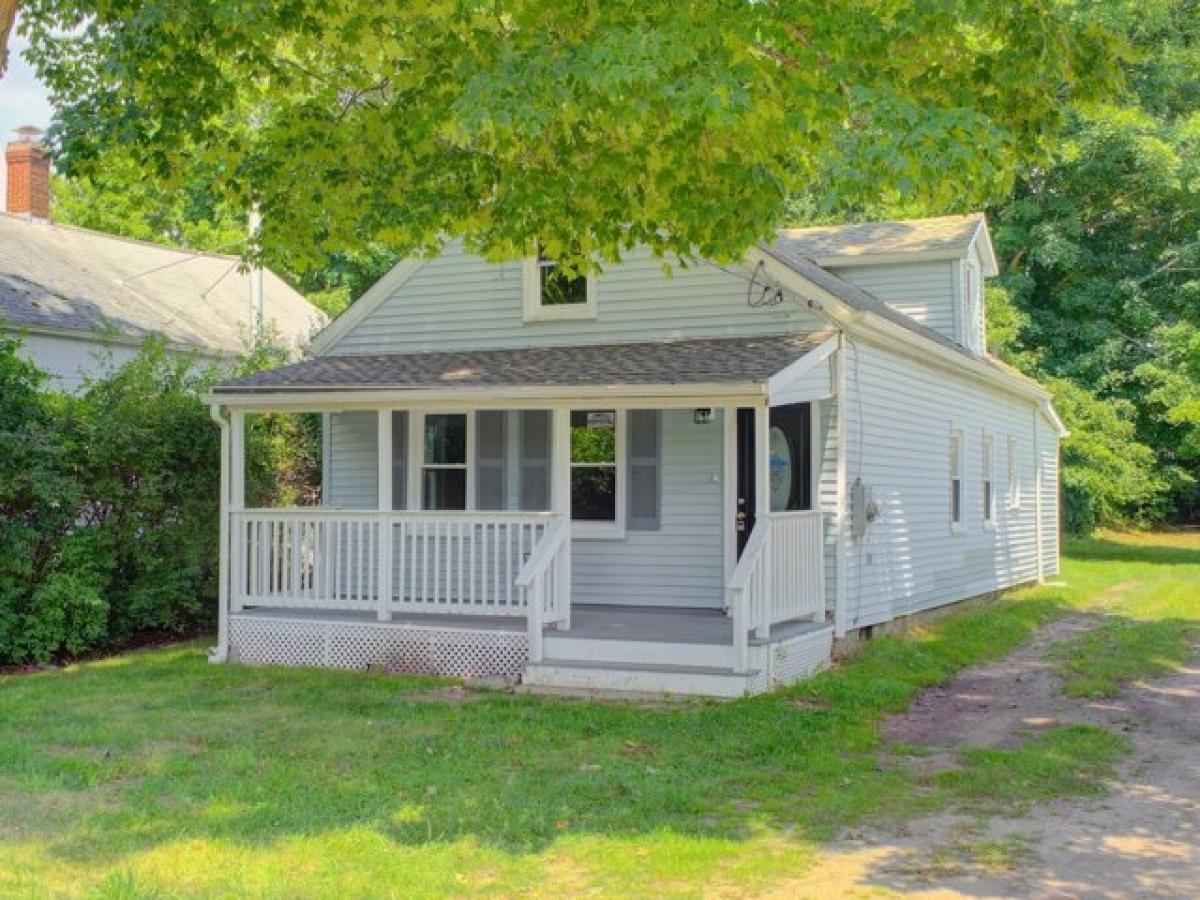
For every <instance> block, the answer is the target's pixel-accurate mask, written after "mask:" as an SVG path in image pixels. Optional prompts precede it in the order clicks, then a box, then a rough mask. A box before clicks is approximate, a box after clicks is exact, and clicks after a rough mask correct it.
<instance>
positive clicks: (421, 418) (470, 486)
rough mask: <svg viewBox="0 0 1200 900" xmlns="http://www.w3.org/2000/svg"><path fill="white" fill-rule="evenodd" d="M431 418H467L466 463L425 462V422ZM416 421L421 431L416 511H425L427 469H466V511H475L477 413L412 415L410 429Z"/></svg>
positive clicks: (418, 444)
mask: <svg viewBox="0 0 1200 900" xmlns="http://www.w3.org/2000/svg"><path fill="white" fill-rule="evenodd" d="M429 416H465V417H466V423H467V434H466V441H467V453H466V457H465V459H466V461H465V462H462V463H430V462H426V461H425V420H426V418H428V417H429ZM414 420H415V424H416V425H417V426H418V429H419V430H418V431H417V441H416V445H417V447H418V448H419V449H420V452H419V458H420V465H418V466H416V467H415V468H416V469H417V479H416V481H417V502H416V509H418V510H425V470H426V469H462V468H465V469H466V470H467V476H466V481H467V496H466V509H465V511H467V512H470V511H472V510H474V509H475V413H473V412H462V411H455V410H448V411H444V412H443V411H441V410H430V411H429V412H422V413H419V414H416V415H413V414H410V416H409V423H408V426H409V428H412V427H413V425H414ZM411 443H412V442H410V444H411ZM410 506H411V504H410ZM425 511H428V512H449V511H450V510H425Z"/></svg>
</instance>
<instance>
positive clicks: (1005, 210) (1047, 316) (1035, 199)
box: [993, 0, 1200, 523]
mask: <svg viewBox="0 0 1200 900" xmlns="http://www.w3.org/2000/svg"><path fill="white" fill-rule="evenodd" d="M1092 14H1093V15H1099V16H1103V18H1104V22H1105V24H1106V25H1107V26H1109V27H1112V28H1114V29H1117V30H1119V31H1121V32H1122V33H1124V34H1125V36H1126V37H1127V38H1128V41H1129V43H1130V44H1131V46H1133V47H1134V49H1135V51H1136V55H1135V56H1134V57H1133V58H1132V59H1131V60H1130V61H1128V62H1127V64H1126V78H1125V84H1126V85H1127V87H1126V89H1125V90H1124V91H1123V92H1121V93H1120V94H1117V95H1115V96H1114V97H1113V98H1111V99H1110V101H1109V102H1107V103H1105V104H1103V105H1099V106H1093V107H1090V108H1087V109H1078V108H1077V109H1074V110H1072V111H1071V113H1070V116H1069V121H1068V125H1067V130H1066V133H1065V137H1064V140H1063V142H1062V144H1061V146H1060V148H1059V149H1058V150H1057V151H1056V153H1055V154H1054V156H1053V158H1052V160H1051V161H1050V164H1049V165H1046V166H1044V167H1041V168H1038V169H1036V170H1034V171H1032V172H1030V173H1029V174H1027V175H1026V176H1025V177H1023V178H1021V179H1020V180H1019V181H1018V183H1017V185H1016V188H1015V191H1014V194H1013V197H1012V198H1011V199H1010V200H1009V201H1008V202H1007V203H1005V204H1004V205H1003V206H1001V207H1000V208H999V209H997V210H996V211H995V215H994V216H993V234H994V236H995V240H996V244H997V249H998V251H999V253H1000V254H1001V256H1002V257H1003V282H1004V285H1005V287H1006V289H1007V291H1008V293H1009V295H1010V298H1011V302H1012V305H1013V306H1014V307H1015V309H1016V310H1017V311H1018V312H1019V314H1020V316H1021V318H1022V322H1021V324H1020V326H1019V327H1018V328H1017V329H1016V332H1015V333H1014V334H1007V335H1005V347H1006V350H1007V352H1009V353H1011V354H1012V355H1013V356H1014V357H1015V358H1016V359H1017V360H1018V364H1019V365H1022V366H1023V368H1025V369H1026V371H1029V372H1031V373H1032V374H1035V375H1039V376H1052V377H1055V378H1059V379H1067V380H1069V381H1070V382H1071V383H1072V384H1073V385H1074V386H1075V388H1074V389H1073V390H1072V392H1071V399H1070V400H1068V401H1065V403H1066V405H1067V407H1068V409H1069V410H1070V413H1069V414H1068V416H1067V418H1068V425H1069V426H1070V427H1071V428H1072V429H1073V430H1074V431H1076V432H1083V431H1088V432H1089V434H1088V436H1087V438H1086V439H1085V437H1084V436H1083V435H1082V434H1080V435H1079V437H1078V438H1077V439H1076V440H1077V443H1076V446H1079V445H1080V444H1081V443H1084V442H1090V444H1091V445H1092V446H1093V447H1094V448H1095V449H1096V450H1097V451H1099V450H1100V449H1101V445H1103V448H1104V449H1105V451H1106V452H1105V453H1104V454H1100V455H1097V454H1085V455H1083V456H1076V457H1075V458H1073V459H1072V458H1070V457H1068V458H1067V460H1066V463H1067V465H1068V470H1067V477H1069V478H1073V479H1074V480H1075V482H1076V483H1077V484H1079V485H1084V484H1086V485H1087V486H1088V488H1087V489H1088V491H1089V492H1090V494H1091V497H1092V502H1091V506H1092V507H1093V508H1094V509H1095V511H1096V516H1097V517H1098V519H1099V520H1100V521H1101V522H1105V523H1120V522H1128V521H1131V520H1137V519H1139V518H1151V519H1159V518H1161V517H1162V516H1163V515H1164V514H1168V515H1170V517H1172V518H1176V519H1182V520H1189V519H1194V518H1195V516H1196V514H1197V511H1198V507H1200V503H1198V501H1197V488H1196V484H1197V478H1198V477H1200V454H1197V447H1198V444H1197V436H1198V434H1200V432H1198V431H1197V424H1198V421H1200V419H1198V416H1197V410H1198V406H1200V386H1198V385H1200V382H1198V376H1200V44H1198V43H1197V42H1198V40H1200V6H1198V5H1197V4H1195V3H1193V2H1188V0H1151V2H1141V0H1138V2H1122V3H1111V4H1105V5H1102V6H1098V7H1097V8H1096V9H1095V10H1093V11H1092ZM1057 383H1058V384H1059V385H1062V384H1063V382H1061V381H1060V382H1057ZM1084 392H1086V394H1089V395H1092V397H1093V399H1092V400H1091V401H1090V402H1085V399H1084ZM1072 414H1079V416H1080V418H1079V420H1078V421H1076V422H1072V421H1071V419H1070V415H1072ZM1102 456H1107V457H1110V458H1111V461H1114V462H1115V461H1117V460H1118V459H1119V460H1120V461H1121V466H1122V469H1121V471H1122V472H1123V477H1122V478H1120V479H1118V478H1117V477H1116V475H1117V472H1116V471H1114V470H1112V469H1111V468H1109V466H1108V465H1107V463H1106V462H1104V461H1103V460H1102V458H1101V457H1102ZM1068 488H1069V486H1068Z"/></svg>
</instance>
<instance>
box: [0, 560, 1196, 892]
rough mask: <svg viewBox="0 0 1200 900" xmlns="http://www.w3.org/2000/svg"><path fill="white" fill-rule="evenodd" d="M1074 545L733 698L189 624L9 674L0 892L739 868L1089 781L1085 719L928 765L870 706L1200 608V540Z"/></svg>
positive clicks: (2, 754)
mask: <svg viewBox="0 0 1200 900" xmlns="http://www.w3.org/2000/svg"><path fill="white" fill-rule="evenodd" d="M1077 549H1078V552H1076V551H1077ZM1070 551H1071V557H1070V558H1069V559H1068V560H1067V561H1066V565H1065V568H1064V574H1063V578H1064V580H1065V581H1066V582H1067V585H1066V586H1060V587H1049V586H1047V587H1043V588H1036V589H1030V590H1024V591H1019V592H1015V593H1014V594H1012V595H1011V596H1010V597H1009V598H1008V599H1006V600H1005V601H1004V602H1000V603H996V604H992V605H990V606H986V607H983V608H980V609H977V610H972V611H966V612H962V613H958V614H954V615H951V616H948V617H946V618H945V619H943V620H941V621H940V622H938V623H937V624H936V625H933V626H931V627H929V628H928V629H925V630H923V631H921V632H919V633H917V634H915V635H912V636H910V637H907V638H904V639H901V638H896V637H892V638H884V639H881V640H878V641H874V642H872V643H871V644H869V645H868V646H867V648H866V649H865V650H864V652H863V653H861V654H860V655H859V656H858V657H856V658H855V659H853V660H852V661H850V662H849V663H848V664H846V665H845V666H843V667H841V668H839V669H837V670H835V671H831V672H828V673H825V674H824V675H822V676H820V677H818V678H815V679H813V680H811V681H809V682H807V683H805V684H803V685H799V686H796V687H794V688H792V689H789V690H786V691H781V692H778V693H775V694H772V695H768V696H764V697H756V698H749V699H746V700H741V701H737V702H733V703H711V702H689V703H680V704H672V705H670V706H666V707H657V708H654V707H647V706H639V705H634V704H626V703H588V702H579V701H571V700H563V699H554V698H539V697H531V696H513V695H508V694H504V693H498V692H495V691H487V692H478V693H472V695H471V702H467V703H463V702H461V698H451V697H449V696H443V695H442V694H441V693H439V686H440V685H443V684H444V682H440V681H437V680H434V679H417V678H395V677H390V676H384V675H362V674H347V673H338V672H321V671H302V670H286V669H265V668H264V669H253V668H242V667H237V666H212V665H209V664H208V663H207V662H206V661H205V659H204V654H203V650H202V648H201V647H200V646H199V645H196V644H191V645H182V646H178V647H173V648H167V649H156V650H150V651H141V652H134V653H129V654H125V655H122V656H119V657H114V658H112V659H107V660H101V661H97V662H94V663H88V664H83V665H79V666H74V667H72V668H70V669H67V670H65V671H61V672H55V673H43V674H37V675H28V676H26V675H21V676H17V675H13V676H7V677H4V676H0V810H3V814H2V815H0V894H3V895H12V894H16V895H22V894H27V895H35V896H46V895H54V896H66V897H71V896H84V895H89V894H95V895H98V896H110V897H147V896H157V895H170V896H180V895H182V896H211V895H253V896H258V897H289V898H291V897H310V896H311V897H320V896H336V897H355V896H378V895H379V894H380V892H381V890H382V891H385V892H386V891H392V892H394V893H396V894H397V895H403V896H406V897H420V896H444V895H446V894H452V895H510V894H515V893H522V894H530V895H532V896H562V895H564V894H579V893H587V892H594V893H599V894H602V895H645V894H650V893H655V894H661V895H664V896H678V895H685V896H695V895H697V894H700V893H703V892H705V891H708V892H716V893H721V892H722V891H726V892H732V891H735V890H740V891H743V892H746V891H753V890H755V889H756V888H757V887H763V886H765V885H768V884H770V883H772V882H774V881H776V880H777V879H780V878H786V877H794V876H796V875H798V874H802V873H803V871H804V870H805V869H806V867H807V866H809V865H810V862H811V859H812V854H813V848H814V846H815V844H816V843H817V842H819V841H821V840H823V839H825V838H828V837H830V836H832V835H833V834H835V833H836V832H837V831H838V830H839V829H841V828H842V827H844V826H847V825H851V824H854V823H859V822H863V821H864V820H867V819H871V818H878V817H880V816H883V815H886V816H888V817H893V818H902V817H907V816H912V815H915V814H918V813H921V812H924V811H928V810H933V809H938V808H943V807H945V806H946V805H948V804H962V803H965V804H968V805H971V806H975V807H978V808H994V807H1006V808H1007V807H1009V806H1012V805H1016V804H1019V803H1023V802H1031V801H1034V800H1039V799H1045V798H1047V797H1051V796H1060V795H1062V794H1069V793H1076V792H1080V791H1090V790H1095V789H1098V787H1099V785H1101V784H1102V783H1103V779H1104V777H1105V776H1106V774H1107V773H1108V771H1109V767H1111V765H1112V761H1113V760H1114V759H1115V754H1118V753H1119V752H1120V751H1121V742H1120V740H1119V739H1116V738H1113V737H1111V736H1109V735H1106V734H1104V733H1103V732H1096V731H1095V730H1094V729H1084V730H1079V729H1057V730H1054V731H1051V732H1047V733H1044V734H1042V735H1041V736H1039V737H1038V738H1036V739H1034V740H1032V741H1031V742H1030V743H1029V744H1028V745H1027V746H1025V747H1022V748H1020V749H1019V750H1014V751H972V752H971V753H968V754H966V756H965V757H964V764H963V768H962V770H961V771H960V772H955V773H950V774H948V775H945V776H939V777H938V778H937V779H935V780H933V781H932V782H930V781H928V780H922V779H920V778H919V777H917V776H916V775H913V774H910V773H907V772H905V771H901V770H898V769H897V768H895V767H894V766H891V765H890V764H889V762H888V754H887V752H886V751H887V749H888V748H886V747H884V746H883V745H882V743H881V739H880V736H879V732H878V728H877V723H878V720H879V718H880V716H882V715H883V714H885V713H887V712H892V711H899V710H902V709H903V708H904V707H905V706H906V704H907V703H908V702H909V701H910V700H911V698H912V697H913V695H914V694H915V693H916V692H917V691H918V690H920V689H921V688H923V687H926V686H929V685H932V684H935V683H938V682H941V681H944V680H945V679H947V678H949V677H950V676H952V675H953V674H955V673H956V672H957V671H959V670H960V669H961V668H963V667H964V666H967V665H971V664H974V663H978V662H981V661H983V660H986V659H990V658H994V657H996V656H999V655H1001V654H1003V653H1005V652H1007V651H1008V650H1010V649H1011V648H1012V647H1014V646H1016V645H1017V644H1018V643H1020V642H1021V641H1022V640H1024V639H1025V638H1026V637H1028V636H1029V635H1030V633H1032V631H1034V630H1035V629H1036V628H1038V627H1039V626H1040V625H1042V624H1044V623H1045V622H1047V621H1050V620H1051V619H1053V618H1054V617H1056V616H1058V615H1061V614H1062V613H1063V612H1065V611H1067V610H1071V609H1086V608H1092V607H1093V606H1094V605H1095V604H1096V603H1098V602H1103V604H1105V611H1106V612H1107V613H1108V614H1110V615H1113V616H1121V617H1123V618H1125V619H1129V620H1133V621H1139V622H1153V621H1161V620H1163V619H1166V618H1174V619H1187V618H1188V616H1187V614H1184V613H1181V612H1180V599H1179V598H1182V597H1183V596H1184V595H1190V594H1194V585H1195V584H1196V583H1197V581H1198V579H1200V552H1198V551H1200V543H1198V546H1197V549H1196V550H1189V549H1188V548H1187V547H1173V548H1168V549H1167V550H1164V551H1162V553H1161V554H1160V553H1159V551H1157V550H1156V549H1155V548H1153V547H1149V546H1134V545H1126V544H1124V543H1121V542H1120V541H1117V540H1113V539H1109V540H1101V541H1095V542H1087V543H1086V544H1081V545H1078V548H1077V547H1076V546H1074V545H1073V546H1072V547H1071V548H1070ZM1128 581H1136V582H1137V584H1138V587H1137V588H1136V589H1133V590H1131V591H1128V592H1126V593H1125V594H1123V595H1121V596H1120V597H1107V598H1106V599H1104V600H1103V601H1098V600H1096V598H1097V597H1100V596H1102V595H1103V594H1104V592H1105V590H1106V589H1108V588H1110V587H1111V586H1112V585H1114V584H1120V583H1122V582H1128ZM1164 598H1165V599H1164ZM1192 615H1194V614H1192ZM442 690H444V689H442ZM381 886H382V887H381Z"/></svg>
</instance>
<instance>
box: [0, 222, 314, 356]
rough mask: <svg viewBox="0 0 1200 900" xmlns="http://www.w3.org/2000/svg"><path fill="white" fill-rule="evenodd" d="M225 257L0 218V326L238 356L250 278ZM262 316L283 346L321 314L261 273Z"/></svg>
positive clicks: (304, 333) (245, 333) (293, 344)
mask: <svg viewBox="0 0 1200 900" xmlns="http://www.w3.org/2000/svg"><path fill="white" fill-rule="evenodd" d="M238 269H239V260H238V258H237V257H233V256H223V255H218V254H211V253H191V252H188V251H184V250H176V249H173V248H170V247H164V246H161V245H159V244H151V243H147V242H145V241H135V240H129V239H126V238H120V237H116V236H113V235H108V234H101V233H100V232H96V231H88V230H86V229H82V228H74V227H71V226H66V225H59V224H53V223H48V222H45V221H39V220H30V219H27V218H24V217H19V216H11V215H5V214H0V328H8V329H29V330H31V331H50V332H65V333H71V334H85V335H95V336H96V337H97V338H98V339H99V338H103V337H111V338H114V339H116V340H126V341H140V340H142V339H143V338H145V337H146V336H147V335H149V334H155V333H157V334H161V335H163V336H164V337H165V338H166V339H167V340H168V341H169V342H170V343H172V344H174V345H177V346H183V347H188V348H195V349H198V350H200V351H201V352H204V353H207V354H209V355H228V354H235V353H241V352H245V351H246V350H247V349H248V344H249V332H250V300H249V298H250V273H248V272H240V271H238ZM263 309H264V314H265V319H266V323H267V326H268V328H273V329H274V330H275V331H276V333H277V334H278V336H279V338H280V340H282V341H283V342H284V343H285V344H286V345H287V346H288V347H290V348H292V349H298V348H299V347H300V346H302V345H304V344H306V343H307V341H308V338H309V336H310V335H311V334H312V332H313V331H314V330H315V329H316V328H318V327H320V326H322V325H324V324H325V322H326V321H327V317H326V316H325V314H324V313H322V312H321V311H320V310H318V309H317V308H316V307H315V306H313V305H312V304H310V303H309V302H308V301H307V300H305V299H304V297H303V296H302V295H301V294H300V293H299V292H297V291H295V290H294V289H292V288H291V287H289V286H288V285H287V284H286V283H285V282H284V281H283V280H282V279H281V278H279V277H278V276H277V275H275V274H274V273H273V272H271V271H270V270H267V271H264V273H263Z"/></svg>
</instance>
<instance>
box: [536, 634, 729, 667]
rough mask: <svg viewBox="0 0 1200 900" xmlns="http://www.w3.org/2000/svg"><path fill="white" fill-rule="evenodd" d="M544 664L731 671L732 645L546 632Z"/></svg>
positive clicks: (727, 643)
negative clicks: (561, 662) (575, 662)
mask: <svg viewBox="0 0 1200 900" xmlns="http://www.w3.org/2000/svg"><path fill="white" fill-rule="evenodd" d="M543 648H544V654H545V660H546V662H557V661H559V660H586V661H587V662H594V663H614V664H620V665H625V664H631V663H632V664H638V665H647V666H694V667H699V668H713V669H732V668H733V645H732V643H731V642H729V641H725V642H723V643H711V644H710V643H699V642H693V643H681V642H676V641H644V640H637V639H629V638H626V639H621V638H608V637H605V638H595V637H574V636H572V634H571V632H569V631H562V632H553V631H548V632H546V635H545V637H544V638H543Z"/></svg>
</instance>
